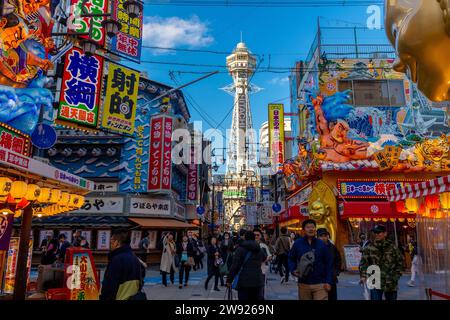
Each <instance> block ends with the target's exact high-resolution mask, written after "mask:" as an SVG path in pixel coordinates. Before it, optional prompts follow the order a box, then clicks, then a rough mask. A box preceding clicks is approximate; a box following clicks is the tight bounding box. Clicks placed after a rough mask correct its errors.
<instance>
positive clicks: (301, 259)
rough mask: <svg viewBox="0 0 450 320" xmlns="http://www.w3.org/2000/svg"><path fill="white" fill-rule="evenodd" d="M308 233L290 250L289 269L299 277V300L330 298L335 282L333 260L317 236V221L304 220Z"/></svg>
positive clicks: (304, 226)
mask: <svg viewBox="0 0 450 320" xmlns="http://www.w3.org/2000/svg"><path fill="white" fill-rule="evenodd" d="M302 228H303V230H305V233H306V235H305V236H304V237H301V238H298V239H297V240H296V241H295V243H294V245H293V247H292V250H291V251H290V252H289V270H290V271H291V272H292V274H293V275H294V276H296V277H298V296H299V300H328V292H329V291H330V290H331V285H332V284H333V260H332V258H331V254H330V251H329V250H328V247H327V246H326V245H325V243H324V242H323V241H322V240H320V239H318V238H316V222H315V221H314V220H311V219H308V220H305V221H303V223H302Z"/></svg>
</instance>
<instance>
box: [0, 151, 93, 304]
mask: <svg viewBox="0 0 450 320" xmlns="http://www.w3.org/2000/svg"><path fill="white" fill-rule="evenodd" d="M93 189H94V183H93V182H92V181H89V180H86V179H84V178H81V177H78V176H76V175H73V174H71V173H69V172H66V171H62V170H58V169H56V168H54V167H52V166H50V165H47V164H45V163H43V162H41V161H37V160H35V159H33V158H30V157H28V156H26V155H24V154H21V153H17V152H15V151H12V150H9V149H5V148H3V147H0V208H1V216H2V219H1V221H0V222H1V223H2V232H1V233H0V243H1V244H2V246H1V247H0V249H3V251H6V252H8V249H9V246H10V242H11V241H12V239H11V233H12V221H13V217H14V218H20V220H21V227H20V231H19V237H18V238H17V239H14V241H17V243H16V246H15V247H16V250H9V251H10V252H12V251H14V252H15V253H14V255H15V256H14V257H13V258H14V259H12V257H8V254H2V255H0V257H1V258H2V260H3V261H0V266H3V267H4V268H6V269H7V270H6V271H7V272H6V273H8V272H11V271H12V272H13V273H14V277H10V278H11V279H14V282H13V283H12V280H11V279H9V283H8V286H9V289H10V290H9V291H10V292H13V299H15V300H23V299H25V297H26V290H27V282H28V278H29V271H30V265H31V259H29V256H30V253H29V251H30V233H31V223H32V218H33V216H35V217H44V216H54V215H57V214H60V213H64V212H70V211H72V210H76V209H78V208H80V207H81V206H82V205H83V203H84V195H85V194H86V193H88V192H90V191H92V190H93ZM5 248H6V249H5ZM5 259H6V261H7V262H6V263H5V262H4V260H5ZM8 259H9V260H8ZM5 264H6V265H5ZM11 269H12V270H11ZM5 280H8V279H5ZM2 285H3V286H4V285H5V283H3V284H2Z"/></svg>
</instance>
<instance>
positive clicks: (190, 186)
mask: <svg viewBox="0 0 450 320" xmlns="http://www.w3.org/2000/svg"><path fill="white" fill-rule="evenodd" d="M186 179H187V183H186V189H187V190H186V198H187V199H188V200H191V201H197V197H198V194H197V193H198V164H196V163H195V149H194V147H192V148H191V163H190V164H189V165H188V174H187V177H186Z"/></svg>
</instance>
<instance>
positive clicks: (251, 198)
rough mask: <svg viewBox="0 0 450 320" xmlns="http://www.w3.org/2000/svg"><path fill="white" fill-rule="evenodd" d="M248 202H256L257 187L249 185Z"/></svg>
mask: <svg viewBox="0 0 450 320" xmlns="http://www.w3.org/2000/svg"><path fill="white" fill-rule="evenodd" d="M247 202H256V189H255V188H254V187H247Z"/></svg>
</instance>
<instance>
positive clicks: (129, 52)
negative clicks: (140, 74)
mask: <svg viewBox="0 0 450 320" xmlns="http://www.w3.org/2000/svg"><path fill="white" fill-rule="evenodd" d="M125 2H126V0H117V1H113V15H112V18H113V19H114V20H116V21H119V22H120V24H121V29H120V31H119V32H118V33H117V35H116V36H115V37H114V38H112V40H111V49H110V50H111V51H112V52H113V53H115V54H116V55H118V56H121V57H124V58H126V59H129V60H132V61H135V62H140V61H141V49H142V18H143V15H144V10H141V14H140V16H139V17H137V18H134V19H131V18H130V17H129V15H128V13H127V10H126V9H125V8H124V6H123V4H124V3H125Z"/></svg>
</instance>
